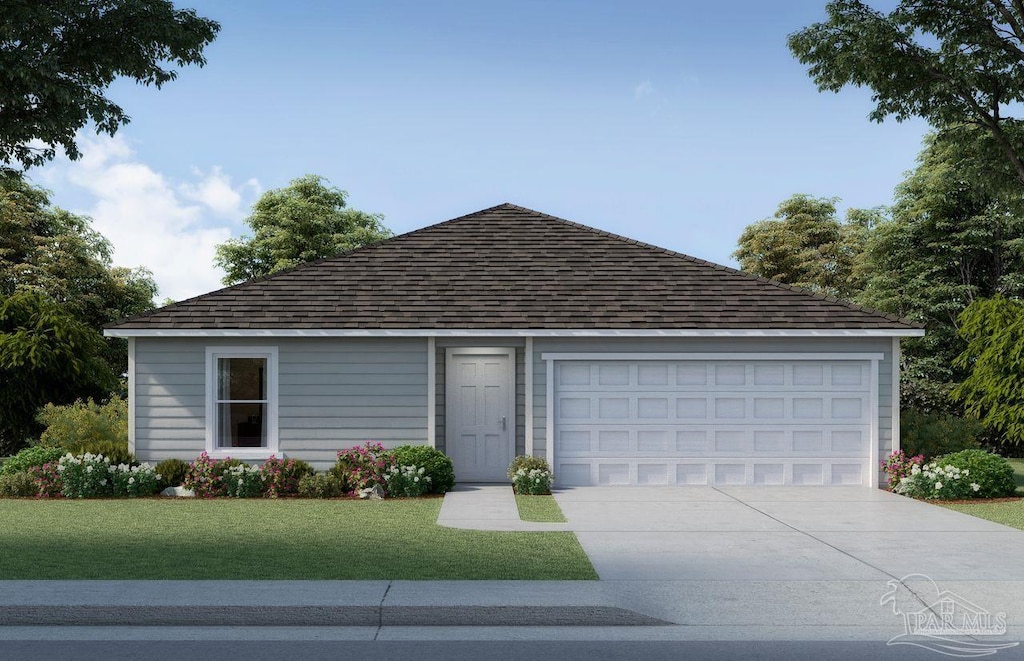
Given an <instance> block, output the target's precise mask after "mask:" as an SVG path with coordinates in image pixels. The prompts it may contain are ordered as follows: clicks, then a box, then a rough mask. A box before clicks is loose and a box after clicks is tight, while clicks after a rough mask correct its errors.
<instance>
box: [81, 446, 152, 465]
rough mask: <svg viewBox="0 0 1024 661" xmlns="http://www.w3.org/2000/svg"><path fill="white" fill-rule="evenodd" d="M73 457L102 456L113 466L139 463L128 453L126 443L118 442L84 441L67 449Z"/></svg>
mask: <svg viewBox="0 0 1024 661" xmlns="http://www.w3.org/2000/svg"><path fill="white" fill-rule="evenodd" d="M67 451H68V452H70V453H71V454H73V455H75V456H80V455H84V454H102V455H103V456H104V457H105V458H106V460H107V461H108V462H109V463H110V464H111V465H113V466H116V465H117V464H128V465H135V464H138V463H139V462H138V461H137V460H136V459H135V455H134V454H132V453H131V452H129V451H128V442H127V441H125V442H124V443H122V442H120V441H86V442H84V443H80V444H78V445H75V446H72V447H69V448H67Z"/></svg>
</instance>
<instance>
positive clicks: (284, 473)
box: [261, 455, 313, 498]
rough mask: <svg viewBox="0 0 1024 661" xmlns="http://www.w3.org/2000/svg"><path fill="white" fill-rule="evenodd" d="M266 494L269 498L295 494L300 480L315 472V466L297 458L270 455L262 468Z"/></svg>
mask: <svg viewBox="0 0 1024 661" xmlns="http://www.w3.org/2000/svg"><path fill="white" fill-rule="evenodd" d="M261 470H262V472H263V484H264V489H265V492H264V495H265V496H266V497H267V498H279V497H281V496H294V495H295V494H297V493H298V492H299V481H300V480H302V478H303V477H305V476H307V475H312V474H313V467H312V466H310V465H309V464H307V463H306V462H304V461H298V460H296V459H278V458H277V457H275V456H274V455H270V458H269V459H267V460H266V461H265V462H264V463H263V466H262V468H261Z"/></svg>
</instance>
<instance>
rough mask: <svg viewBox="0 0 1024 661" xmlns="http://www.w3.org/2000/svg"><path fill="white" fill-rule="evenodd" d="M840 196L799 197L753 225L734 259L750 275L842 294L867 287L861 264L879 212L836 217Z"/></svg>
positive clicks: (861, 211)
mask: <svg viewBox="0 0 1024 661" xmlns="http://www.w3.org/2000/svg"><path fill="white" fill-rule="evenodd" d="M837 201H838V199H837V198H814V197H811V196H809V195H793V196H792V197H790V198H789V199H787V200H785V201H783V202H782V203H781V204H780V205H779V207H778V209H777V210H776V212H775V216H774V217H773V218H768V219H765V220H762V221H760V222H756V223H753V224H751V225H748V226H747V228H746V229H745V230H744V231H743V234H742V235H741V236H740V239H739V247H738V249H737V250H736V252H735V253H733V257H735V258H736V259H737V260H738V261H739V263H740V268H741V269H743V270H744V271H747V272H748V273H753V274H755V275H760V276H762V277H765V278H771V279H773V280H778V281H779V282H785V283H787V284H792V285H797V286H799V287H804V288H806V289H810V290H812V291H816V292H819V293H822V294H827V295H829V296H836V297H839V298H851V297H853V296H855V295H857V294H858V293H860V291H861V290H862V289H863V286H864V278H865V276H866V274H865V272H864V270H863V268H862V267H861V266H860V265H859V261H860V256H861V254H862V253H863V251H864V246H865V243H866V241H867V237H868V233H869V232H870V231H871V228H872V227H873V226H874V225H876V224H877V223H878V222H879V220H880V218H881V212H880V211H878V210H865V209H851V210H849V212H848V213H847V218H846V222H840V221H839V220H838V219H837V217H836V202H837Z"/></svg>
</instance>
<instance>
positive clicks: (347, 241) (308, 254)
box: [214, 174, 391, 285]
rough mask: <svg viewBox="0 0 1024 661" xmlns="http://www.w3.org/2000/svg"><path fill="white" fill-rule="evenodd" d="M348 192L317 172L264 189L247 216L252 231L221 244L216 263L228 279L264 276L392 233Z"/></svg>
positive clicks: (375, 240)
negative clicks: (352, 204)
mask: <svg viewBox="0 0 1024 661" xmlns="http://www.w3.org/2000/svg"><path fill="white" fill-rule="evenodd" d="M347 196H348V194H347V193H346V192H345V191H343V190H341V189H340V188H335V187H332V186H330V185H328V182H327V180H326V179H324V178H323V177H319V176H317V175H313V174H309V175H306V176H304V177H300V178H298V179H295V180H294V181H292V182H291V183H290V184H289V185H288V186H287V187H285V188H278V189H275V190H270V191H267V192H266V193H264V194H263V195H262V196H261V197H260V199H259V200H257V201H256V204H255V205H254V206H253V209H252V215H250V216H249V217H248V218H247V219H246V221H245V222H246V224H247V225H249V227H250V228H251V230H252V234H251V235H249V236H243V237H242V238H240V239H229V240H228V241H227V242H225V243H222V244H221V245H219V246H217V255H216V257H215V258H214V263H215V264H216V265H217V266H219V267H221V268H222V269H224V271H225V272H226V273H227V275H225V276H224V279H223V282H224V284H226V285H233V284H236V283H239V282H243V281H245V280H250V279H252V278H260V277H263V276H265V275H269V274H271V273H274V272H276V271H280V270H282V269H286V268H290V267H292V266H297V265H299V264H302V263H304V262H309V261H312V260H315V259H322V258H324V257H331V256H333V255H337V254H338V253H341V252H345V251H347V250H354V249H356V248H361V247H363V246H367V245H373V244H375V243H379V242H381V241H383V240H384V239H387V238H388V237H390V236H391V232H390V231H389V230H388V229H387V228H385V227H384V225H383V224H382V221H383V219H384V217H383V216H382V215H380V214H374V213H366V212H365V211H358V210H356V209H350V208H348V206H347V205H346V202H347Z"/></svg>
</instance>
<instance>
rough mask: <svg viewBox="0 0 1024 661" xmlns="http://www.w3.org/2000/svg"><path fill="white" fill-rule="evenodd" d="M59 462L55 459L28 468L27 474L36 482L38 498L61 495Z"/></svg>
mask: <svg viewBox="0 0 1024 661" xmlns="http://www.w3.org/2000/svg"><path fill="white" fill-rule="evenodd" d="M59 468H60V464H59V463H57V462H56V461H51V462H49V463H46V464H43V465H42V466H33V467H32V468H30V469H28V474H29V475H31V476H32V479H33V480H34V481H35V483H36V489H37V492H38V493H37V494H36V495H37V496H38V497H39V498H56V497H57V496H62V495H63V494H62V493H61V479H60V470H59Z"/></svg>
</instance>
